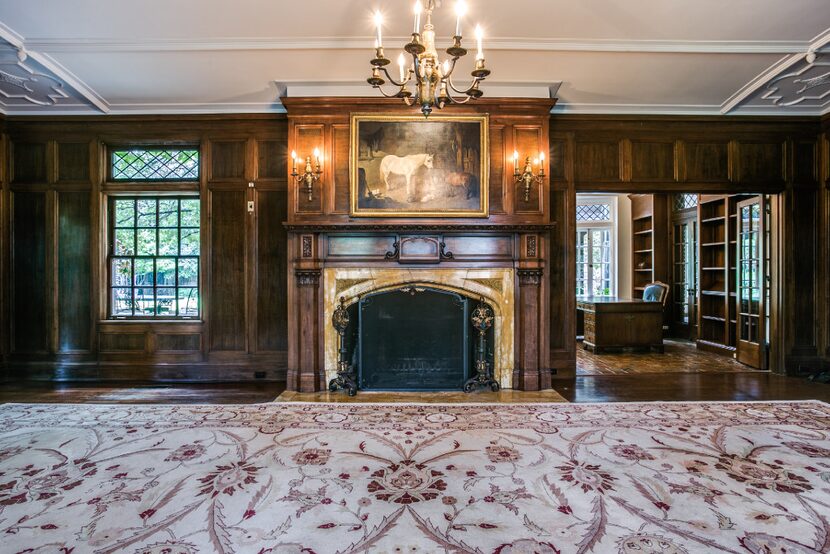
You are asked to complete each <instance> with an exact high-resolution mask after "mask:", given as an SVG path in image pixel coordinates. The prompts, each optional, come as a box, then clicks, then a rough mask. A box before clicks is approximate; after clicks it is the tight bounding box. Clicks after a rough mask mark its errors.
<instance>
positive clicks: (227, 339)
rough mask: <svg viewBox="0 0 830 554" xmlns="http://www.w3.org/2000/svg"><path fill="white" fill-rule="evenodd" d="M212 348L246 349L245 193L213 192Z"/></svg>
mask: <svg viewBox="0 0 830 554" xmlns="http://www.w3.org/2000/svg"><path fill="white" fill-rule="evenodd" d="M209 198H210V253H211V267H210V270H209V271H210V298H211V299H215V301H212V302H210V304H209V306H210V307H209V314H208V317H209V321H210V349H211V350H214V351H215V350H237V351H245V350H246V334H245V329H246V326H245V316H246V310H245V300H246V297H245V290H246V287H245V250H246V244H245V225H244V221H242V222H241V221H240V214H245V213H246V207H245V192H243V191H211V192H210V196H209Z"/></svg>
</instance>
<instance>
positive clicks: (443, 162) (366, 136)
mask: <svg viewBox="0 0 830 554" xmlns="http://www.w3.org/2000/svg"><path fill="white" fill-rule="evenodd" d="M489 127H490V118H489V116H488V114H478V115H454V116H440V115H433V116H430V117H429V119H424V117H423V116H421V115H384V114H372V113H353V114H351V120H350V125H349V130H350V138H349V177H350V179H349V181H350V184H349V197H350V200H349V205H350V210H349V213H350V215H352V216H353V217H476V218H480V217H487V216H488V215H489V188H490V187H489V182H490V179H489V177H490V156H489V153H490V150H489V145H490V137H489Z"/></svg>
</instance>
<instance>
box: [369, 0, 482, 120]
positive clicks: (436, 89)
mask: <svg viewBox="0 0 830 554" xmlns="http://www.w3.org/2000/svg"><path fill="white" fill-rule="evenodd" d="M434 9H435V0H429V1H428V2H427V5H426V7H425V8H423V11H424V14H425V23H424V26H423V31H421V30H420V28H419V25H418V23H419V21H420V3H418V4H416V12H415V13H416V27H415V31H414V32H413V33H412V37H411V39H410V41H409V42H408V43H407V44H406V45H404V51H405V52H406V53H407V54H409V55H410V56H411V57H412V64H411V65H410V66H409V67H407V68H406V69H404V67H403V59H404V56H403V54H401V58H400V59H399V63H400V64H401V71H400V78H399V80H395V79H394V78H393V77H392V76H391V75H390V74H389V71H387V69H386V67H387V66H388V65H389V64H390V63H391V61H390V60H389V59H388V58H386V57H385V56H384V52H383V44H382V43H381V41H380V31H379V30H378V40H377V41H376V46H375V57H374V58H373V59H372V60H371V62H370V63H371V65H372V76H371V77H369V78H368V79H367V82H368V83H369V84H370V85H372V87H373V88H376V89H378V90H379V91H380V93H381V94H383V96H385V97H387V98H401V99H403V101H404V102H405V103H406V105H407V106H413V105H418V106H420V108H421V113H423V114H424V116H425V117H429V115H430V114H431V113H432V111H433V109H439V110H440V109H442V108H443V107H444V106H446V105H447V104H465V103H467V102H469V101H470V100H474V99H477V98H480V97H481V96H482V95H483V94H484V93H483V92H482V91H481V89H480V88H479V85H480V83H481V82H482V81H483V80H484V79H485V78H486V77H487V76H488V75H490V70H489V69H487V67H486V66H485V63H484V56H483V54H482V50H481V32H480V29H478V30H477V40H478V53H477V56H476V61H475V67H474V69H473V71H472V73H471V75H472V77H473V80H472V83H471V84H470V86H469V87H467V88H466V89H465V90H460V89H458V88H456V86H455V84H454V83H453V80H452V76H453V72H454V71H455V67H456V63H457V62H458V60H459V59H461V58H462V57H464V56H465V55H466V54H467V50H466V49H464V48H463V47H462V46H461V38H462V37H461V34H460V24H459V25H457V26H456V34H455V35H454V36H453V44H452V46H450V47H449V48H447V50H446V52H447V55H448V56H449V58H448V59H447V60H445V61H444V62H443V64H442V63H441V62H440V60H439V57H438V51H437V50H436V48H435V29H434V26H433V24H432V12H433V10H434ZM459 20H460V15H459ZM377 23H378V27H380V21H378V22H377ZM387 82H388V83H390V84H391V85H392V86H394V87H396V88H397V90H396V91H394V92H392V93H388V92H387V91H385V90H384V89H383V85H385V84H386V83H387ZM410 84H412V85H413V88H414V92H413V91H410V90H409V85H410ZM454 95H457V96H454Z"/></svg>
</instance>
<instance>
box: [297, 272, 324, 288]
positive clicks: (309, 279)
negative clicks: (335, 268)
mask: <svg viewBox="0 0 830 554" xmlns="http://www.w3.org/2000/svg"><path fill="white" fill-rule="evenodd" d="M320 275H321V271H320V270H319V269H298V270H297V271H295V272H294V276H295V277H296V278H297V285H298V286H300V287H316V286H317V285H319V284H320Z"/></svg>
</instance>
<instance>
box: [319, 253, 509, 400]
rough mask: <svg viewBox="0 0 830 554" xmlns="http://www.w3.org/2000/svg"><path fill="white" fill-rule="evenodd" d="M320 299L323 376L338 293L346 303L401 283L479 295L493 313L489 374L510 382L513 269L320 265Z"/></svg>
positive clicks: (329, 367) (329, 363) (333, 356)
mask: <svg viewBox="0 0 830 554" xmlns="http://www.w3.org/2000/svg"><path fill="white" fill-rule="evenodd" d="M322 278H323V291H324V292H323V294H324V299H323V305H324V306H325V308H324V312H325V313H324V320H323V321H324V322H325V323H326V327H325V333H324V335H325V337H324V362H325V365H324V367H325V368H326V382H328V380H329V379H332V378H334V376H335V375H336V370H335V368H336V367H337V333H336V331H335V330H334V327H332V325H331V324H330V322H331V317H332V313H333V311H334V308H335V306H336V305H337V304H338V303H339V298H340V297H341V296H342V297H344V298H346V304H347V305H351V304H353V303H355V302H357V301H358V300H359V299H360V297H361V296H363V295H365V294H367V293H370V292H377V291H382V290H394V289H397V288H400V287H403V286H406V285H417V286H426V287H433V288H437V289H443V290H448V291H452V292H456V293H460V294H463V295H465V296H468V297H472V298H479V297H484V298H485V300H486V301H487V303H488V304H489V305H490V306H491V307H492V308H493V311H494V314H495V322H494V329H495V333H494V334H495V340H496V344H495V345H494V346H495V347H494V351H493V354H494V356H493V358H494V368H493V374H494V376H495V378H496V380H497V381H498V382H499V384H500V385H501V386H502V388H507V389H509V388H513V368H514V366H515V363H514V360H515V358H514V356H515V354H514V352H515V349H514V334H515V333H514V317H515V310H514V291H515V275H514V270H513V269H507V268H493V269H461V268H459V269H434V268H429V269H426V268H423V269H422V268H388V269H387V268H342V267H339V268H326V269H323V274H322Z"/></svg>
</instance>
